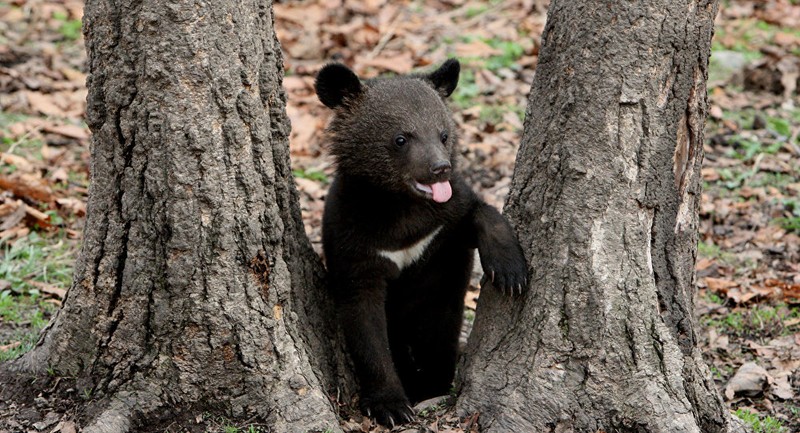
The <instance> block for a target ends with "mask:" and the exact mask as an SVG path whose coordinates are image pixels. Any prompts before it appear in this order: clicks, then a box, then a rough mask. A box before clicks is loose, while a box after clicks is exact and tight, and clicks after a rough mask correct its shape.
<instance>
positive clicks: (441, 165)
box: [431, 161, 451, 175]
mask: <svg viewBox="0 0 800 433" xmlns="http://www.w3.org/2000/svg"><path fill="white" fill-rule="evenodd" d="M450 168H451V167H450V161H439V162H434V163H433V164H432V165H431V173H433V174H435V175H440V174H446V173H449V172H450Z"/></svg>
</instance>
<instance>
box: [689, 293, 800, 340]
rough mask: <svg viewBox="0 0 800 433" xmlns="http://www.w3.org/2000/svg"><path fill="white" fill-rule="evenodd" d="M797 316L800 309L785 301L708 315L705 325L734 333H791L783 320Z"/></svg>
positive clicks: (771, 334)
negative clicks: (773, 304) (722, 314)
mask: <svg viewBox="0 0 800 433" xmlns="http://www.w3.org/2000/svg"><path fill="white" fill-rule="evenodd" d="M720 299H721V298H720ZM797 317H800V309H799V308H796V307H794V308H789V307H788V306H787V305H786V304H783V303H781V304H778V305H776V306H774V307H773V306H767V305H757V306H754V307H751V308H749V309H748V310H746V311H744V312H739V311H732V312H730V313H728V314H725V315H724V316H721V317H708V318H706V320H705V325H706V326H707V327H712V328H717V329H720V330H722V331H725V332H728V333H733V334H740V335H745V334H758V335H768V336H778V335H788V334H790V333H791V329H789V328H786V327H784V325H783V322H784V321H785V320H788V319H794V318H797Z"/></svg>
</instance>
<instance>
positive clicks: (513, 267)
mask: <svg viewBox="0 0 800 433" xmlns="http://www.w3.org/2000/svg"><path fill="white" fill-rule="evenodd" d="M459 71H460V65H459V63H458V61H457V60H453V59H451V60H448V61H447V62H445V63H444V64H443V65H442V66H441V67H439V69H437V70H436V71H434V72H432V73H430V74H427V75H408V76H398V77H391V78H378V79H372V80H366V81H361V80H360V79H359V78H358V77H357V76H356V74H355V73H353V71H351V70H350V69H348V68H347V67H346V66H344V65H341V64H336V63H334V64H329V65H327V66H325V67H324V68H323V69H322V70H321V71H320V72H319V75H318V76H317V81H316V89H317V95H318V96H319V99H320V100H321V101H322V103H323V104H325V105H326V106H328V107H330V108H332V109H334V110H335V112H334V117H333V119H332V121H331V124H330V127H329V131H328V132H329V136H330V146H331V152H332V154H333V155H334V156H335V159H336V167H337V171H336V178H335V180H334V181H333V184H332V185H331V188H330V191H329V192H328V196H327V199H326V203H325V214H324V217H323V222H322V238H323V246H324V251H325V257H326V261H327V266H328V271H329V272H328V275H329V285H330V290H331V293H332V295H333V298H334V300H335V302H336V307H337V312H338V317H339V322H340V324H341V326H342V329H343V331H344V335H345V338H346V340H347V347H348V350H349V352H350V355H351V357H352V359H353V364H354V367H355V372H356V376H357V378H358V381H359V384H360V388H361V397H360V404H361V410H362V411H363V412H364V414H366V415H367V416H370V417H373V418H375V419H376V420H377V421H378V422H380V423H381V424H384V425H394V424H395V423H403V422H407V421H410V420H412V419H413V411H412V409H411V407H410V403H411V402H418V401H421V400H424V399H426V398H430V397H435V396H439V395H444V394H447V393H448V391H449V390H450V387H451V384H452V381H453V375H454V373H455V366H456V357H457V349H458V336H459V333H460V329H461V320H462V314H463V310H464V294H465V291H466V288H467V285H468V283H469V278H470V274H471V272H472V257H473V252H474V249H475V248H478V252H479V253H480V258H481V264H482V265H483V269H484V271H485V272H486V273H487V275H489V276H490V277H491V279H492V280H493V286H494V287H497V288H498V289H500V290H502V291H504V292H507V293H510V294H511V293H522V291H523V290H524V289H525V288H526V285H527V284H526V283H527V275H528V268H527V263H526V261H525V257H524V255H523V253H522V248H521V247H520V245H519V242H518V241H517V238H516V235H515V234H514V232H513V231H512V229H511V226H509V224H508V222H507V221H506V220H505V219H504V218H503V216H501V215H500V213H499V212H497V210H496V209H494V208H493V207H491V206H489V205H487V204H486V203H484V202H483V201H482V200H480V199H479V198H478V197H477V196H476V195H475V193H474V192H473V191H472V190H471V189H470V187H469V186H468V185H467V184H466V182H465V181H464V180H463V179H462V178H461V176H459V174H458V172H457V171H456V170H455V160H456V154H457V146H456V144H457V143H456V141H457V140H456V126H455V123H454V122H453V120H452V119H451V117H450V111H449V110H448V108H447V106H446V105H445V102H444V100H443V99H444V98H445V97H447V96H449V95H450V94H451V93H452V92H453V90H455V88H456V84H457V83H458V74H459Z"/></svg>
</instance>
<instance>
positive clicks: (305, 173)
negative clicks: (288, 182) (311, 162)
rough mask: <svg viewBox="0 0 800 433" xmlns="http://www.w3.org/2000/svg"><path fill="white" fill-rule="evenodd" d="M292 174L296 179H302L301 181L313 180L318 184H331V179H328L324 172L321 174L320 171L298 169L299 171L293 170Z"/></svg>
mask: <svg viewBox="0 0 800 433" xmlns="http://www.w3.org/2000/svg"><path fill="white" fill-rule="evenodd" d="M292 174H293V175H294V177H298V178H301V179H308V180H313V181H316V182H321V183H323V184H326V185H327V184H328V183H329V182H330V179H328V175H326V174H325V173H323V172H321V171H319V170H309V169H305V168H297V169H294V170H292Z"/></svg>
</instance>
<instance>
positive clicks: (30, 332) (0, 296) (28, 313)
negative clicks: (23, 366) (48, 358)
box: [0, 290, 55, 362]
mask: <svg viewBox="0 0 800 433" xmlns="http://www.w3.org/2000/svg"><path fill="white" fill-rule="evenodd" d="M54 309H55V307H54V306H53V305H52V304H48V303H46V302H43V301H42V300H41V297H40V296H38V295H29V296H16V295H15V294H13V293H12V292H11V291H8V290H4V291H2V292H0V319H2V324H3V326H2V327H0V346H8V345H12V343H13V346H12V347H10V348H9V349H7V350H0V362H2V361H8V360H10V359H14V358H17V357H18V356H20V355H22V354H23V353H25V352H27V351H29V350H31V349H32V348H33V346H34V345H35V344H36V340H37V339H38V338H39V332H40V331H41V330H42V328H44V326H45V325H47V321H48V320H49V317H50V313H51V312H52V311H53V310H54Z"/></svg>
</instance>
